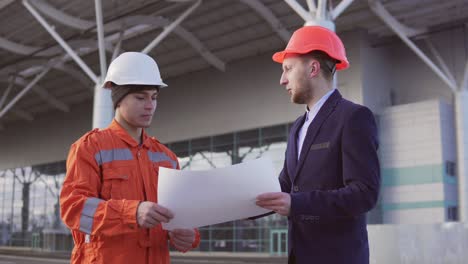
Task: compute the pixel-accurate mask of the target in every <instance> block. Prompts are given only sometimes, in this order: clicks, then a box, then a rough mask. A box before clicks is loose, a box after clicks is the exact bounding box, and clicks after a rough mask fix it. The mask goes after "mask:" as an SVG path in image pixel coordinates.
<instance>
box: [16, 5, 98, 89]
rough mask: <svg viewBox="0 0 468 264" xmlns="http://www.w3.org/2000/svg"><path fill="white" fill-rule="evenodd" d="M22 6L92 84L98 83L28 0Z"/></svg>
mask: <svg viewBox="0 0 468 264" xmlns="http://www.w3.org/2000/svg"><path fill="white" fill-rule="evenodd" d="M23 5H24V6H25V7H26V9H28V11H29V12H30V13H31V14H32V15H33V16H34V17H35V18H36V20H37V21H38V22H39V23H40V24H41V25H42V26H43V27H44V28H45V30H47V32H49V34H50V35H51V36H52V37H53V38H54V39H55V40H56V41H57V42H58V43H59V44H60V46H62V48H63V49H64V50H65V51H66V52H67V53H68V55H70V57H72V59H73V60H74V61H75V62H76V63H77V64H78V66H80V68H81V69H82V70H83V71H84V72H85V73H86V74H87V75H88V76H89V78H91V80H93V82H94V83H99V78H98V77H97V76H96V74H94V72H93V71H92V70H91V69H90V68H89V67H88V65H86V63H85V62H84V61H83V60H82V59H81V58H80V57H79V56H78V55H77V54H76V53H75V52H74V51H73V50H72V48H71V47H70V46H69V45H68V44H67V43H66V42H65V40H63V38H62V37H61V36H60V35H59V34H58V33H57V32H55V29H54V28H53V27H52V26H50V25H49V24H48V23H47V21H46V20H45V19H44V18H43V17H42V16H41V15H40V14H39V12H37V11H36V9H34V7H33V6H32V5H31V4H30V3H29V1H28V0H23Z"/></svg>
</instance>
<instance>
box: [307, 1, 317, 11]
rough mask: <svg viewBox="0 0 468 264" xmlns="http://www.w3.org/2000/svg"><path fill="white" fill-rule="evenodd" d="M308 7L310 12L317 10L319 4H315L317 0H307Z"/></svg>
mask: <svg viewBox="0 0 468 264" xmlns="http://www.w3.org/2000/svg"><path fill="white" fill-rule="evenodd" d="M307 7H308V8H309V11H310V12H315V11H317V6H316V5H315V0H307Z"/></svg>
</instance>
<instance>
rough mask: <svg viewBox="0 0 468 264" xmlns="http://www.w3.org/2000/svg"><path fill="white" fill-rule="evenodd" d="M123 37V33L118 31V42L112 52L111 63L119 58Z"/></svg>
mask: <svg viewBox="0 0 468 264" xmlns="http://www.w3.org/2000/svg"><path fill="white" fill-rule="evenodd" d="M123 37H124V31H123V30H122V31H120V33H119V40H118V41H117V44H115V47H114V51H113V52H112V59H111V62H112V61H113V60H114V59H115V58H117V56H119V53H120V47H122V40H123Z"/></svg>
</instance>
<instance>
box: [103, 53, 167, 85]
mask: <svg viewBox="0 0 468 264" xmlns="http://www.w3.org/2000/svg"><path fill="white" fill-rule="evenodd" d="M109 82H113V83H115V84H117V85H126V84H136V85H157V86H159V87H166V86H167V84H165V83H163V81H162V79H161V74H160V73H159V67H158V65H157V64H156V62H155V61H154V60H153V58H151V57H150V56H148V55H146V54H144V53H141V52H124V53H122V54H120V55H119V56H118V57H117V58H115V60H113V61H112V62H111V64H110V65H109V69H108V70H107V75H106V79H105V80H104V87H105V88H110V87H111V86H110V83H109Z"/></svg>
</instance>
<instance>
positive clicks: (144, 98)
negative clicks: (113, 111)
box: [118, 90, 158, 128]
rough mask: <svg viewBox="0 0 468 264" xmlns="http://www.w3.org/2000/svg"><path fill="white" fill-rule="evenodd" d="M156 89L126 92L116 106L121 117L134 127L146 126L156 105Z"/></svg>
mask: <svg viewBox="0 0 468 264" xmlns="http://www.w3.org/2000/svg"><path fill="white" fill-rule="evenodd" d="M157 97H158V91H157V90H143V91H139V92H136V93H129V94H127V95H126V96H125V97H124V98H123V99H122V101H120V103H119V106H118V111H120V115H121V116H122V117H123V119H124V120H125V121H126V122H127V123H128V124H129V125H130V126H132V127H134V128H146V127H149V126H150V124H151V120H152V119H153V114H154V111H155V110H156V106H157Z"/></svg>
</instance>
